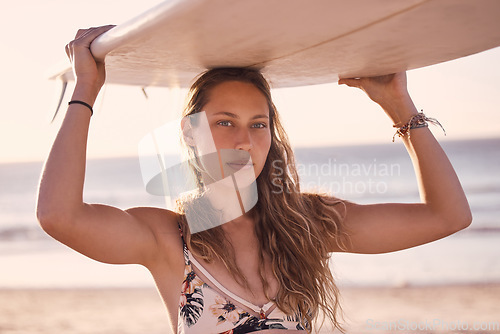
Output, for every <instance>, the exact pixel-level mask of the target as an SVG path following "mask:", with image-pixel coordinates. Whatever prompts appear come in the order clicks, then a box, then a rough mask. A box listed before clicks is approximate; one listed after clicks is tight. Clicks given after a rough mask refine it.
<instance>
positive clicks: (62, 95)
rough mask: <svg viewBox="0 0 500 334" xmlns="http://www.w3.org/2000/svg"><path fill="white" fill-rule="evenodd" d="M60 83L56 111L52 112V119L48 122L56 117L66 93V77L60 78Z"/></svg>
mask: <svg viewBox="0 0 500 334" xmlns="http://www.w3.org/2000/svg"><path fill="white" fill-rule="evenodd" d="M61 83H62V86H61V94H60V95H59V101H58V102H57V107H56V111H55V112H54V116H52V120H51V121H50V123H52V122H54V120H55V119H56V116H57V114H58V113H59V109H61V103H62V101H63V99H64V95H65V94H66V88H67V87H68V81H67V80H66V79H61Z"/></svg>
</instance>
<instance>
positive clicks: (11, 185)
mask: <svg viewBox="0 0 500 334" xmlns="http://www.w3.org/2000/svg"><path fill="white" fill-rule="evenodd" d="M442 145H443V148H444V149H445V151H446V152H447V154H448V156H449V158H450V160H451V161H452V163H453V165H454V167H455V170H456V172H457V174H458V176H459V178H460V180H461V182H462V185H463V187H464V190H465V192H466V194H467V198H468V200H469V203H470V206H471V209H472V213H473V223H472V224H471V226H470V227H469V228H467V229H465V230H463V231H460V232H458V233H456V234H454V235H452V236H450V237H447V238H444V239H441V240H438V241H435V242H432V243H429V244H426V245H422V246H418V247H415V248H411V249H407V250H403V251H398V252H394V253H388V254H376V255H360V254H340V253H335V254H333V255H332V260H331V267H332V270H333V272H334V275H335V277H336V279H337V282H338V284H339V285H340V286H408V285H446V284H475V283H498V282H500V256H499V255H500V218H499V217H500V138H494V139H481V140H466V141H445V142H443V143H442ZM295 153H296V158H297V168H298V170H299V174H300V175H301V187H302V190H304V191H319V192H328V193H330V194H332V195H334V196H337V197H340V198H345V199H348V200H351V201H354V202H357V203H387V202H407V203H410V202H415V201H419V195H418V191H417V182H416V179H415V175H414V172H413V168H412V164H411V161H410V159H409V157H408V154H407V153H406V150H405V149H404V146H403V145H402V144H401V143H389V144H381V145H363V146H336V147H317V148H307V149H306V148H297V149H296V150H295ZM41 169H42V163H40V162H37V163H11V164H0V288H62V287H146V286H152V285H153V284H154V282H153V280H152V278H151V276H150V274H149V273H148V272H147V270H146V269H144V268H142V267H140V266H135V265H120V266H117V265H108V264H102V263H98V262H96V261H94V260H91V259H88V258H86V257H85V256H82V255H80V254H78V253H77V252H75V251H73V250H71V249H69V248H68V247H66V246H64V245H62V244H60V243H58V242H57V241H55V240H53V239H51V238H50V237H49V236H47V235H46V234H45V233H44V232H43V231H42V230H41V228H40V227H39V225H38V223H37V221H36V217H35V203H36V189H37V184H38V180H39V176H40V172H41ZM84 200H85V201H87V202H90V203H105V204H108V205H113V206H116V207H119V208H122V209H125V208H129V207H133V206H157V207H165V204H164V199H163V198H162V197H157V196H153V195H150V194H148V193H147V192H146V191H145V188H144V186H143V183H142V178H141V172H140V167H139V159H138V158H137V157H131V158H115V159H102V160H89V161H88V163H87V175H86V183H85V190H84Z"/></svg>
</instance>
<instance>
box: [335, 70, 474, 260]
mask: <svg viewBox="0 0 500 334" xmlns="http://www.w3.org/2000/svg"><path fill="white" fill-rule="evenodd" d="M339 84H346V85H348V86H351V87H357V88H360V89H362V90H364V91H365V92H366V94H367V95H368V96H369V97H370V98H371V99H372V100H373V101H374V102H376V103H378V104H379V105H380V106H381V107H382V108H383V109H384V111H385V112H386V114H387V115H388V116H389V117H390V118H391V120H392V121H393V122H394V124H396V125H398V126H401V125H404V124H406V123H407V122H408V121H409V120H410V119H411V118H412V117H413V116H415V115H416V114H417V113H418V112H417V109H416V108H415V106H414V104H413V102H412V100H411V98H410V95H409V94H408V91H407V88H406V73H404V72H403V73H397V74H393V75H388V76H383V77H375V78H361V79H342V80H340V81H339ZM410 134H411V135H410V136H408V134H406V135H404V136H402V140H403V141H404V143H405V146H406V148H407V150H408V153H409V155H410V157H411V159H412V162H413V165H414V169H415V173H416V175H417V179H418V184H419V192H420V197H421V203H415V204H398V203H387V204H371V205H358V204H353V203H347V206H346V219H345V224H346V228H347V230H348V231H350V233H351V240H350V244H351V246H350V248H349V249H348V251H349V252H354V253H385V252H391V251H396V250H401V249H405V248H410V247H414V246H418V245H421V244H424V243H427V242H431V241H434V240H437V239H440V238H443V237H445V236H448V235H450V234H453V233H455V232H457V231H459V230H461V229H463V228H466V227H467V226H469V225H470V223H471V221H472V215H471V212H470V208H469V204H468V202H467V199H466V197H465V194H464V191H463V189H462V186H461V185H460V182H459V180H458V177H457V175H456V173H455V171H454V169H453V166H452V165H451V163H450V161H449V160H448V158H447V156H446V154H445V152H444V151H443V149H442V148H441V146H440V145H439V144H438V142H437V141H436V139H435V138H434V136H433V135H432V133H431V132H430V130H429V129H428V128H427V127H421V128H416V129H412V130H411V132H410ZM334 251H340V250H339V249H334Z"/></svg>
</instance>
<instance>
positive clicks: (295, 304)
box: [178, 68, 348, 332]
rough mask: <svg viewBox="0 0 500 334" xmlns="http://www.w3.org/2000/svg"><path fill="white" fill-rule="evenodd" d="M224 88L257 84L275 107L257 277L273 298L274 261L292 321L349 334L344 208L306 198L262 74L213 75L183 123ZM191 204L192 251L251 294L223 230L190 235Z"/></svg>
mask: <svg viewBox="0 0 500 334" xmlns="http://www.w3.org/2000/svg"><path fill="white" fill-rule="evenodd" d="M226 81H239V82H246V83H251V84H253V85H254V86H255V87H257V88H258V89H259V90H260V91H261V92H262V93H263V94H264V96H265V97H266V99H267V102H268V107H269V119H270V121H269V128H270V131H271V137H272V141H271V148H270V150H269V153H268V156H267V160H266V163H265V166H264V168H263V170H262V172H261V173H260V175H259V176H258V178H257V189H258V202H257V204H256V206H255V207H254V208H253V209H252V210H251V211H250V214H251V215H252V217H253V218H254V219H255V222H256V225H255V226H256V227H255V229H256V235H257V237H258V240H259V243H260V256H259V274H260V278H261V282H262V284H263V287H264V291H265V292H266V297H268V298H269V299H270V300H271V299H272V296H268V295H267V291H268V290H269V289H268V288H269V284H268V282H267V281H266V279H265V278H264V254H266V255H267V256H269V257H270V258H271V267H272V273H273V275H274V277H275V278H276V279H277V281H278V283H279V288H278V293H277V295H276V296H275V298H274V301H275V303H276V305H277V307H278V308H279V309H281V310H282V311H283V312H284V313H285V314H287V315H289V317H290V319H291V320H292V319H293V320H295V321H300V322H301V323H302V324H303V326H304V327H305V328H306V329H307V330H308V331H309V332H312V331H313V329H314V330H316V329H317V328H320V327H321V326H322V323H323V322H321V324H318V325H316V324H317V323H318V321H319V319H320V318H322V317H319V315H321V314H322V315H323V320H329V321H330V322H331V323H332V324H333V326H334V327H336V328H337V329H339V330H340V331H342V332H343V329H342V326H341V324H340V317H341V315H342V310H341V307H340V303H339V297H340V295H339V290H338V288H337V286H336V285H335V282H334V278H333V276H332V273H331V270H330V268H329V259H330V253H329V250H330V249H331V248H332V245H334V244H336V245H337V246H338V247H340V248H342V249H346V242H348V234H347V231H346V230H345V228H344V227H343V226H342V221H343V218H342V215H341V214H340V212H341V211H342V209H343V208H341V210H339V208H338V206H339V205H340V206H342V205H343V202H342V201H340V200H338V199H335V198H332V197H330V196H326V195H319V194H311V193H301V192H300V185H299V177H298V173H297V169H296V167H295V161H294V155H293V151H292V149H291V146H290V144H289V141H288V138H287V136H286V133H285V131H284V129H283V126H282V124H281V122H280V118H279V115H278V112H277V110H276V107H275V105H274V103H273V101H272V98H271V90H270V87H269V84H268V82H267V81H266V79H265V78H264V77H263V76H262V74H261V73H260V72H259V71H257V70H252V69H244V68H218V69H212V70H208V71H206V72H205V73H203V74H202V75H200V76H199V77H198V79H197V80H196V82H195V83H194V84H193V85H192V86H191V89H190V92H189V96H188V102H187V105H186V108H185V110H184V112H183V116H187V115H192V114H195V113H198V112H200V111H202V108H203V107H204V105H205V104H206V103H207V102H208V98H209V95H210V91H211V89H212V88H214V87H215V86H216V85H218V84H220V83H222V82H226ZM188 205H190V203H188V201H180V202H178V211H179V213H180V215H179V217H180V224H181V227H182V229H183V234H184V238H185V241H186V244H187V246H188V248H189V249H190V250H191V251H192V253H193V254H194V255H196V256H197V257H199V258H202V259H203V260H205V261H207V262H212V261H214V260H218V261H221V262H222V263H223V264H224V265H225V267H226V268H227V270H228V271H229V272H230V273H231V275H232V276H233V277H234V278H235V279H236V281H237V282H239V283H240V284H242V285H244V286H247V287H248V285H247V281H246V279H245V277H244V275H243V274H242V273H241V271H240V270H239V268H238V266H237V264H236V259H235V257H234V253H233V252H232V249H231V248H232V246H231V243H230V242H229V241H228V239H227V238H226V236H225V234H224V231H223V229H222V228H221V227H220V226H219V227H215V228H211V229H209V230H205V231H203V232H199V233H195V234H191V233H190V231H189V226H188V224H187V222H186V218H185V215H184V214H183V213H184V212H185V211H184V209H185V207H186V206H188Z"/></svg>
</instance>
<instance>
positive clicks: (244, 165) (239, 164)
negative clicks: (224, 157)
mask: <svg viewBox="0 0 500 334" xmlns="http://www.w3.org/2000/svg"><path fill="white" fill-rule="evenodd" d="M226 165H228V166H229V167H231V168H233V169H237V170H240V169H249V168H253V166H254V164H253V163H250V162H248V161H232V162H228V163H226Z"/></svg>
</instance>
